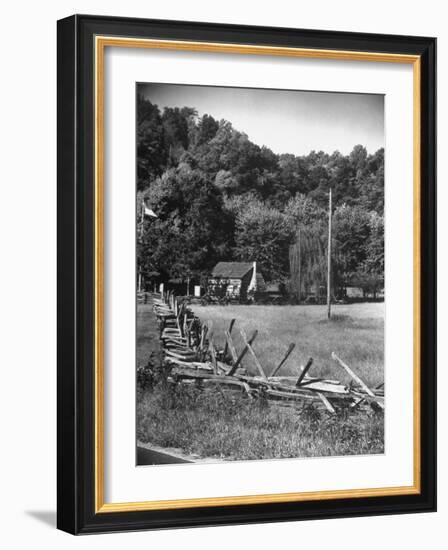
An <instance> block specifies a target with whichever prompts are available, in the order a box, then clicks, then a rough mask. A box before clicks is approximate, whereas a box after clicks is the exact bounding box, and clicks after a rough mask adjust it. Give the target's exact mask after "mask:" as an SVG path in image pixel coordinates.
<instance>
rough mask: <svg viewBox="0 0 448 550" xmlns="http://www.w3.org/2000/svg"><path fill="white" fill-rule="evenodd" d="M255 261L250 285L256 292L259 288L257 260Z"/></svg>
mask: <svg viewBox="0 0 448 550" xmlns="http://www.w3.org/2000/svg"><path fill="white" fill-rule="evenodd" d="M252 263H253V269H252V280H251V282H250V285H249V290H254V291H255V292H256V290H257V262H252Z"/></svg>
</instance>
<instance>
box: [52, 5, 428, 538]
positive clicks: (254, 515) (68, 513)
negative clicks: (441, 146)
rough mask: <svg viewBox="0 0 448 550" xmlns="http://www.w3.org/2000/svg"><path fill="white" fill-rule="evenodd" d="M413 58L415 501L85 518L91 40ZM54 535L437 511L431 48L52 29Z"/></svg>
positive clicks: (322, 35) (269, 35)
mask: <svg viewBox="0 0 448 550" xmlns="http://www.w3.org/2000/svg"><path fill="white" fill-rule="evenodd" d="M95 35H112V36H122V37H139V38H159V39H173V40H191V41H204V42H223V43H236V44H256V45H263V46H290V47H302V48H316V49H335V50H351V51H366V52H383V53H395V54H411V55H419V56H421V220H422V233H421V266H422V272H421V388H422V394H421V426H422V433H421V493H420V494H419V495H405V496H387V497H367V498H347V499H337V500H323V501H315V502H296V503H294V502H289V503H274V504H248V505H236V506H216V507H204V508H189V509H180V510H159V511H138V512H114V513H100V514H95V513H94V487H95V483H94V199H95V197H94V189H95V186H94V99H95V98H94V54H93V52H94V49H93V47H94V37H95ZM57 55H58V62H57V66H58V90H57V97H58V108H57V109H58V111H57V113H58V157H57V158H58V169H57V176H58V247H57V250H58V382H57V389H58V399H57V409H58V410H57V416H58V426H57V433H58V447H57V449H58V450H57V453H58V457H57V458H58V470H57V482H58V491H57V500H58V502H57V526H58V528H59V529H62V530H64V531H67V532H69V533H73V534H82V533H100V532H112V531H128V530H140V529H161V528H173V527H193V526H206V525H229V524H241V523H261V522H272V521H292V520H303V519H322V518H336V517H354V516H369V515H385V514H398V513H410V512H431V511H435V510H436V391H435V387H436V208H435V200H436V172H435V166H436V39H435V38H424V37H409V36H395V35H380V34H359V33H345V32H335V31H316V30H298V29H286V28H270V27H253V26H240V25H221V24H215V23H191V22H183V21H162V20H144V19H130V18H121V17H101V16H89V15H74V16H71V17H68V18H66V19H62V20H60V21H58V49H57Z"/></svg>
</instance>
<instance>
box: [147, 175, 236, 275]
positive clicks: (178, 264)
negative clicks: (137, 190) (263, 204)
mask: <svg viewBox="0 0 448 550" xmlns="http://www.w3.org/2000/svg"><path fill="white" fill-rule="evenodd" d="M149 200H150V204H151V208H153V210H154V211H155V212H156V213H157V215H158V219H156V220H154V222H152V223H151V224H150V225H148V226H147V227H146V230H145V232H144V235H143V238H142V246H141V249H140V250H139V251H138V252H139V256H140V258H141V261H142V265H144V269H145V270H150V271H154V267H155V266H157V267H158V271H160V272H161V273H162V274H165V276H167V277H171V278H180V279H182V280H186V278H188V277H197V278H199V277H200V276H201V275H203V274H204V273H208V272H209V270H210V269H211V268H212V267H213V265H215V263H216V262H217V261H218V260H219V259H220V258H221V257H222V256H225V255H226V254H227V253H228V251H229V250H230V247H231V246H232V245H233V240H232V238H231V236H233V220H232V217H231V216H230V215H229V213H228V212H227V211H226V210H225V209H224V204H223V200H222V197H221V195H220V193H219V192H218V190H217V189H216V187H215V186H214V185H213V183H212V182H211V181H210V180H209V179H208V178H207V177H206V176H205V175H204V174H203V173H202V172H201V171H199V170H192V169H191V168H190V167H189V166H188V165H185V164H183V165H180V166H179V167H178V168H175V169H174V168H173V169H170V170H167V171H166V172H165V173H164V174H163V176H162V177H160V178H158V179H157V180H156V181H155V183H154V185H153V186H152V188H151V193H150V199H149ZM229 238H230V241H229Z"/></svg>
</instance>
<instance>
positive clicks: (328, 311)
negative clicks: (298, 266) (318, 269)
mask: <svg viewBox="0 0 448 550" xmlns="http://www.w3.org/2000/svg"><path fill="white" fill-rule="evenodd" d="M331 202H332V201H331V187H330V194H329V196H328V257H327V315H328V319H330V318H331Z"/></svg>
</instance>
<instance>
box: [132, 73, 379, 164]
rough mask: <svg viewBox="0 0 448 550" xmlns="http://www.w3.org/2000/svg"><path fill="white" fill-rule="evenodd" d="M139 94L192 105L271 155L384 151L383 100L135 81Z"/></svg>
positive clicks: (164, 104) (175, 104)
mask: <svg viewBox="0 0 448 550" xmlns="http://www.w3.org/2000/svg"><path fill="white" fill-rule="evenodd" d="M138 91H139V92H140V93H142V94H143V95H144V96H145V97H146V98H148V99H149V100H150V101H151V102H152V103H156V104H157V105H158V106H159V108H160V109H161V110H163V108H164V107H194V108H195V109H196V110H197V111H198V114H199V115H200V116H202V115H204V114H208V115H211V116H213V117H214V118H215V119H217V120H221V119H223V118H224V119H226V120H228V121H229V122H231V123H232V125H233V127H234V128H236V129H237V130H239V131H241V132H244V133H246V134H247V135H248V137H249V139H250V140H251V141H253V142H254V143H256V144H257V145H260V146H262V145H266V146H267V147H269V148H270V149H272V151H274V153H293V154H295V155H306V154H308V153H309V152H310V151H312V150H315V151H325V152H326V153H333V152H334V151H336V150H337V151H339V152H340V153H342V154H344V155H346V154H348V153H350V151H351V150H352V149H353V147H354V146H355V145H358V144H361V145H364V146H365V147H366V149H367V150H368V152H369V153H374V152H375V151H377V150H378V149H379V148H380V147H384V96H383V95H378V94H347V93H337V92H309V91H296V90H264V89H256V88H225V87H213V86H188V85H181V84H150V83H140V84H139V85H138Z"/></svg>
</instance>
